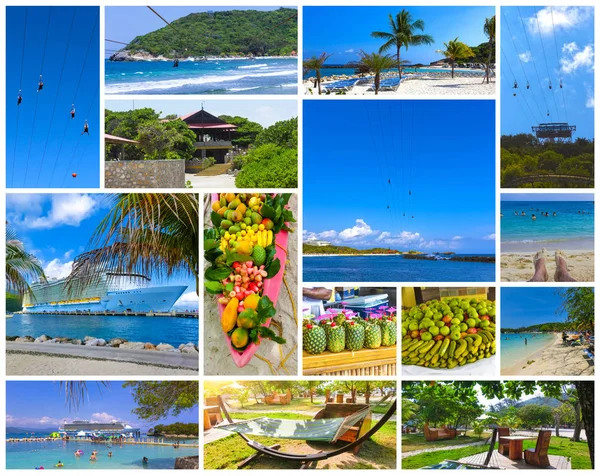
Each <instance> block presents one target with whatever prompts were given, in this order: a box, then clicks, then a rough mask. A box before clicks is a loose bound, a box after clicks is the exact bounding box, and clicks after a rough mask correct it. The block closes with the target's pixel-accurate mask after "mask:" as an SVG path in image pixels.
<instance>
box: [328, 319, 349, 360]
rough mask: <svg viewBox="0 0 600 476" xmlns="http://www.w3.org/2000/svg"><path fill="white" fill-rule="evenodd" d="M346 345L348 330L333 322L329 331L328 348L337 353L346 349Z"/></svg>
mask: <svg viewBox="0 0 600 476" xmlns="http://www.w3.org/2000/svg"><path fill="white" fill-rule="evenodd" d="M345 347H346V330H345V329H344V328H343V327H339V326H337V325H336V324H335V322H332V323H331V326H330V327H329V331H328V332H327V350H328V351H329V352H333V353H337V352H341V351H342V350H344V348H345Z"/></svg>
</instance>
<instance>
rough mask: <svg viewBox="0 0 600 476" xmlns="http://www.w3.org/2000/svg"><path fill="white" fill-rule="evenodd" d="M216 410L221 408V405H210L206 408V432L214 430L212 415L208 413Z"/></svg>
mask: <svg viewBox="0 0 600 476" xmlns="http://www.w3.org/2000/svg"><path fill="white" fill-rule="evenodd" d="M215 408H219V405H209V406H205V407H204V430H210V429H211V428H212V423H211V421H210V414H209V412H208V411H209V410H214V409H215Z"/></svg>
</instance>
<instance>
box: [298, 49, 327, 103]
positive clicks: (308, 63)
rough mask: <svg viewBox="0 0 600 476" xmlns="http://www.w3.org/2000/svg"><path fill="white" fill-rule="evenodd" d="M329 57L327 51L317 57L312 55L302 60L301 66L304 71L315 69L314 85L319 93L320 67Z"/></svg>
mask: <svg viewBox="0 0 600 476" xmlns="http://www.w3.org/2000/svg"><path fill="white" fill-rule="evenodd" d="M329 58H331V55H328V54H327V53H325V52H323V53H321V55H320V56H319V57H318V58H317V57H316V56H313V57H312V58H309V59H305V60H304V61H303V62H302V67H303V68H304V70H305V71H308V70H311V69H314V70H315V74H316V79H315V87H316V88H317V90H318V93H319V94H321V68H322V67H323V65H324V64H325V61H327V60H328V59H329Z"/></svg>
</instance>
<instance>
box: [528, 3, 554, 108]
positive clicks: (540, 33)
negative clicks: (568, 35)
mask: <svg viewBox="0 0 600 476" xmlns="http://www.w3.org/2000/svg"><path fill="white" fill-rule="evenodd" d="M532 8H533V16H534V17H535V22H536V23H537V27H538V33H539V35H540V43H541V44H542V53H543V54H544V62H545V63H546V73H548V81H549V89H550V91H552V99H553V100H554V109H555V110H556V118H557V119H558V120H560V116H559V114H558V105H557V104H556V95H555V94H554V91H553V90H552V78H551V77H550V68H548V59H547V58H546V47H545V46H544V39H543V38H542V30H541V29H540V20H539V18H538V14H537V12H536V11H535V7H532Z"/></svg>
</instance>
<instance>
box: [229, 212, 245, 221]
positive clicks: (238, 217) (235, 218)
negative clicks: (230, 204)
mask: <svg viewBox="0 0 600 476" xmlns="http://www.w3.org/2000/svg"><path fill="white" fill-rule="evenodd" d="M229 216H230V217H231V220H232V221H234V222H236V223H237V222H240V221H242V218H244V216H243V215H242V214H241V213H240V212H238V211H237V210H234V212H233V213H230V214H229Z"/></svg>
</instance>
